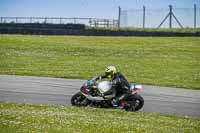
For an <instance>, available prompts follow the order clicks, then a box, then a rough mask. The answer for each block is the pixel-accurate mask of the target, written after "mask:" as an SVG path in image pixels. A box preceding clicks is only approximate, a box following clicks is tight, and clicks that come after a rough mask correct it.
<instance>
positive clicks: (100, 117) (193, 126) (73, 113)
mask: <svg viewBox="0 0 200 133" xmlns="http://www.w3.org/2000/svg"><path fill="white" fill-rule="evenodd" d="M0 129H1V130H0V132H6V133H10V132H20V133H23V132H48V133H49V132H52V133H55V132H67V133H68V132H70V133H72V132H81V133H94V132H98V133H112V132H120V133H121V132H127V133H132V132H144V133H145V132H162V133H164V132H171V133H172V132H173V133H174V132H188V133H190V132H191V133H197V132H199V131H200V119H199V118H192V117H188V116H175V115H163V114H159V113H142V112H125V111H122V110H113V109H97V108H89V107H88V108H77V107H65V106H47V105H31V104H15V103H5V102H0Z"/></svg>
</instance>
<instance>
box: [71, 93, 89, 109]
mask: <svg viewBox="0 0 200 133" xmlns="http://www.w3.org/2000/svg"><path fill="white" fill-rule="evenodd" d="M71 104H72V106H87V105H88V100H87V98H86V97H85V96H84V95H83V94H82V93H81V92H78V93H76V94H75V95H73V96H72V98H71Z"/></svg>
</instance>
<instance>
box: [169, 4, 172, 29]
mask: <svg viewBox="0 0 200 133" xmlns="http://www.w3.org/2000/svg"><path fill="white" fill-rule="evenodd" d="M169 28H170V29H171V28H172V5H169Z"/></svg>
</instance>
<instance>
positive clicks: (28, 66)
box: [0, 35, 200, 89]
mask: <svg viewBox="0 0 200 133" xmlns="http://www.w3.org/2000/svg"><path fill="white" fill-rule="evenodd" d="M108 65H114V66H116V67H117V68H118V70H119V71H120V72H122V73H124V74H125V76H127V78H128V79H129V80H130V81H132V80H134V81H136V82H139V83H142V84H150V85H159V86H173V87H183V88H191V89H200V38H197V37H196V38H195V37H94V36H29V35H26V36H24V35H0V74H13V75H33V76H49V77H62V78H79V79H88V78H91V77H92V76H95V75H99V74H103V73H104V69H105V67H106V66H108Z"/></svg>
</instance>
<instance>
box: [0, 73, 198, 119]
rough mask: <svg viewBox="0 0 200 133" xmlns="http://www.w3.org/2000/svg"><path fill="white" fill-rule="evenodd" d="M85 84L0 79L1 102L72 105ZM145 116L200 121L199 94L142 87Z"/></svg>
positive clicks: (57, 80) (7, 77) (32, 78)
mask: <svg viewBox="0 0 200 133" xmlns="http://www.w3.org/2000/svg"><path fill="white" fill-rule="evenodd" d="M84 82H85V80H77V79H60V78H46V77H32V76H8V75H0V101H9V102H17V103H33V104H56V105H70V98H71V96H72V95H73V94H75V93H76V92H78V91H79V88H80V86H81V85H82V84H83V83H84ZM140 94H141V95H142V96H143V98H144V100H145V104H144V107H143V108H142V110H141V111H142V112H160V113H165V114H179V115H187V116H194V117H200V91H199V90H187V89H181V88H168V87H157V86H147V85H143V90H142V92H141V93H140Z"/></svg>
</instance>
